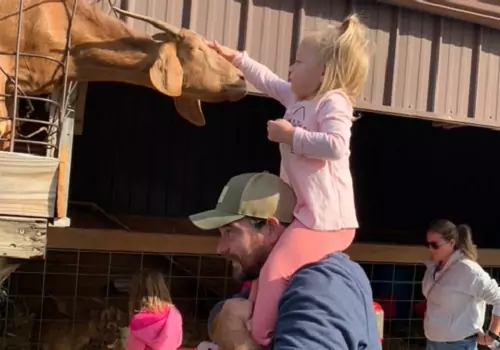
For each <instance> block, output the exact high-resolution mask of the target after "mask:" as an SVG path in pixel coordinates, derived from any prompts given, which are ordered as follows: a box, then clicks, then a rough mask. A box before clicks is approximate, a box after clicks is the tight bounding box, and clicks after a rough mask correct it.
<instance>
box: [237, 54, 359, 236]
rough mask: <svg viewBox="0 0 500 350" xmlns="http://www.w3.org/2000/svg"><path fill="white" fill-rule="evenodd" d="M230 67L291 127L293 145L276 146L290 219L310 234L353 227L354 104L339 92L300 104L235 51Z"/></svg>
mask: <svg viewBox="0 0 500 350" xmlns="http://www.w3.org/2000/svg"><path fill="white" fill-rule="evenodd" d="M233 64H234V65H235V66H236V67H238V68H239V69H240V70H241V71H242V72H243V74H244V75H245V78H246V79H247V80H248V82H250V83H251V84H252V85H253V86H255V88H257V89H258V90H260V91H262V92H263V93H265V94H267V95H269V96H270V97H272V98H274V99H276V100H278V101H279V102H280V103H281V104H282V105H283V106H284V107H285V108H286V113H285V115H284V118H285V119H286V120H288V121H289V122H290V123H292V125H294V126H295V131H294V135H293V145H292V147H290V146H288V145H286V144H280V151H281V178H282V179H283V180H284V181H286V182H287V183H288V184H289V185H290V186H291V187H292V188H293V190H294V191H295V194H296V196H297V205H296V207H295V210H294V215H295V217H296V218H297V219H298V220H299V221H300V222H302V224H304V225H305V226H306V227H308V228H310V229H313V230H325V231H330V230H332V231H333V230H339V229H344V228H357V227H358V220H357V217H356V209H355V206H354V190H353V183H352V176H351V171H350V165H349V156H350V149H349V144H350V139H351V126H352V122H353V106H352V104H351V102H350V101H349V99H348V98H347V96H346V95H345V94H344V93H343V92H342V91H340V90H334V91H330V92H327V93H325V94H324V95H322V96H320V97H318V98H315V99H313V100H305V101H300V100H298V99H297V97H296V96H295V94H294V93H293V92H292V90H291V85H290V83H289V82H287V81H285V80H283V79H281V78H280V77H278V76H277V75H276V74H274V73H273V72H272V71H271V70H270V69H269V68H267V67H266V66H264V65H262V64H260V63H258V62H256V61H255V60H253V59H251V58H250V57H249V56H248V54H247V53H246V52H242V53H239V54H238V55H237V56H236V57H235V59H234V62H233Z"/></svg>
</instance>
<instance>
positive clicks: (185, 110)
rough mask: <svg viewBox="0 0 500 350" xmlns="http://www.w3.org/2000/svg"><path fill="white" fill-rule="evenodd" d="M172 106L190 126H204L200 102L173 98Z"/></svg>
mask: <svg viewBox="0 0 500 350" xmlns="http://www.w3.org/2000/svg"><path fill="white" fill-rule="evenodd" d="M174 104H175V109H177V112H179V114H180V115H181V116H182V117H183V118H184V119H186V120H187V121H189V122H190V123H191V124H194V125H196V126H204V125H205V117H204V116H203V111H202V110H201V103H200V100H193V99H191V98H189V97H176V98H174Z"/></svg>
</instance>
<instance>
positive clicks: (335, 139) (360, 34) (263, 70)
mask: <svg viewBox="0 0 500 350" xmlns="http://www.w3.org/2000/svg"><path fill="white" fill-rule="evenodd" d="M208 44H209V46H211V47H212V48H213V49H214V50H216V51H217V52H218V53H219V54H220V55H222V56H223V57H225V58H226V59H227V60H229V61H231V62H232V63H233V64H234V65H235V66H236V67H237V68H239V69H240V70H241V71H242V72H243V74H244V75H245V77H246V79H247V80H248V82H250V83H251V84H252V85H253V86H255V87H256V88H257V89H258V90H260V91H262V92H264V93H266V94H267V95H269V96H270V97H272V98H274V99H276V100H277V101H279V102H280V103H281V104H282V105H283V106H285V107H286V113H285V116H284V117H283V118H280V119H276V120H271V121H269V122H268V125H267V132H268V138H269V140H271V141H273V142H277V143H279V146H280V151H281V178H282V179H283V180H284V181H286V182H287V183H288V184H290V186H291V187H292V188H293V190H294V192H295V195H296V197H297V205H296V207H295V210H294V216H295V221H294V222H293V223H292V224H291V225H290V226H289V227H288V228H287V229H286V230H285V232H284V233H283V234H282V236H281V237H280V239H279V240H278V242H277V244H276V246H275V247H274V248H273V250H272V252H271V254H270V255H269V257H268V259H267V261H266V263H265V264H264V266H263V268H262V269H261V271H260V275H259V278H258V280H257V281H255V282H254V283H253V285H252V290H251V294H250V300H252V301H253V302H254V310H253V315H252V320H251V332H252V337H253V338H254V340H255V341H256V342H257V343H258V344H260V345H263V346H265V345H268V344H269V342H270V340H271V338H272V331H273V329H274V326H275V323H276V317H277V313H278V301H279V299H280V297H281V294H282V293H283V291H284V289H285V286H286V283H287V281H288V280H289V278H290V277H291V276H292V275H293V273H294V272H295V271H297V269H299V268H300V267H302V266H304V265H305V264H308V263H311V262H315V261H318V260H320V259H322V258H323V257H325V256H326V255H328V254H329V253H332V252H335V251H343V250H345V249H346V248H348V247H349V245H350V244H351V243H352V241H353V240H354V234H355V230H356V228H357V227H358V221H357V217H356V209H355V206H354V190H353V182H352V176H351V171H350V164H349V156H350V141H351V126H352V123H353V119H354V118H353V104H354V102H355V101H356V99H357V98H358V97H359V96H360V94H361V92H362V90H363V87H364V85H365V82H366V79H367V76H368V71H369V54H368V52H367V39H366V37H365V27H364V26H363V25H362V24H361V23H360V22H359V20H358V18H357V16H356V15H351V16H349V17H347V18H346V19H345V20H344V21H343V22H342V24H341V25H340V26H339V27H328V28H325V29H323V30H319V31H317V32H314V33H311V34H309V35H306V36H305V37H304V38H302V40H301V42H300V45H299V47H298V50H297V53H296V59H295V62H294V63H293V65H292V66H291V68H290V79H289V81H285V80H283V79H281V78H279V77H278V76H277V75H276V74H274V73H273V72H272V71H271V70H270V69H269V68H267V67H265V66H264V65H262V64H260V63H258V62H256V61H254V60H252V59H251V58H250V57H249V56H248V54H247V53H246V52H243V53H242V52H237V51H235V50H233V49H230V48H228V47H224V46H222V45H220V44H218V43H217V42H215V43H210V42H209V43H208Z"/></svg>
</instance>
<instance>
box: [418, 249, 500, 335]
mask: <svg viewBox="0 0 500 350" xmlns="http://www.w3.org/2000/svg"><path fill="white" fill-rule="evenodd" d="M426 265H427V271H426V272H425V275H424V279H423V281H422V292H423V294H424V296H425V297H426V299H427V310H426V313H425V319H424V331H425V337H426V338H427V339H429V340H432V341H437V342H447V341H458V340H463V339H465V338H467V337H469V336H471V335H474V334H476V333H477V332H479V331H481V330H482V328H483V323H484V315H485V310H486V304H489V305H493V315H495V316H500V288H499V287H498V284H497V282H496V281H495V280H494V279H492V278H491V277H490V275H489V274H488V273H487V272H486V271H484V270H483V268H482V267H481V266H480V265H479V264H478V263H477V262H475V261H472V260H470V259H467V258H465V257H464V256H463V254H462V253H461V252H460V251H457V252H455V253H453V255H452V256H451V257H450V259H449V260H448V262H447V263H446V265H445V266H444V267H443V268H442V269H441V270H440V271H439V272H437V273H436V274H435V276H434V272H435V270H436V266H437V263H428V264H426ZM433 285H434V286H433Z"/></svg>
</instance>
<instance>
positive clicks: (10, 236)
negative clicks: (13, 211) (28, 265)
mask: <svg viewBox="0 0 500 350" xmlns="http://www.w3.org/2000/svg"><path fill="white" fill-rule="evenodd" d="M47 226H48V220H47V219H40V218H38V219H33V218H26V217H18V216H16V217H12V216H11V217H8V216H0V256H1V257H9V258H19V259H31V258H39V257H43V256H44V255H45V249H46V246H47Z"/></svg>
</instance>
